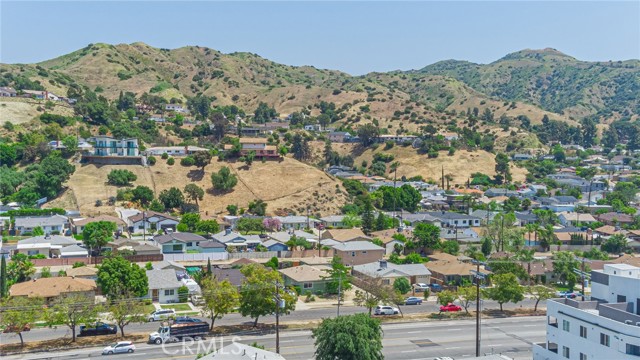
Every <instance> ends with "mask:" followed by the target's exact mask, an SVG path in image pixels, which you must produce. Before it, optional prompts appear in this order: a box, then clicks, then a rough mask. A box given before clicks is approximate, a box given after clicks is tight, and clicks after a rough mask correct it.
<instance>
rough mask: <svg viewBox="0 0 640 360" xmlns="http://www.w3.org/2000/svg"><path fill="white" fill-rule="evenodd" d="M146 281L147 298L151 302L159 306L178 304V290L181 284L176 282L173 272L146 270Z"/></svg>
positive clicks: (170, 270) (167, 270) (174, 272)
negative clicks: (147, 281)
mask: <svg viewBox="0 0 640 360" xmlns="http://www.w3.org/2000/svg"><path fill="white" fill-rule="evenodd" d="M147 279H149V294H147V297H148V298H150V299H151V300H152V301H154V302H159V303H161V304H166V303H176V302H178V289H179V288H180V287H181V286H182V283H181V282H180V281H178V278H177V277H176V271H175V270H172V269H165V270H155V269H154V270H147Z"/></svg>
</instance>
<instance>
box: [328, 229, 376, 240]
mask: <svg viewBox="0 0 640 360" xmlns="http://www.w3.org/2000/svg"><path fill="white" fill-rule="evenodd" d="M320 239H322V240H324V239H332V240H335V241H338V242H347V241H371V238H370V237H368V236H367V235H365V233H364V232H362V230H360V229H329V230H325V231H324V232H323V233H322V235H321V236H320Z"/></svg>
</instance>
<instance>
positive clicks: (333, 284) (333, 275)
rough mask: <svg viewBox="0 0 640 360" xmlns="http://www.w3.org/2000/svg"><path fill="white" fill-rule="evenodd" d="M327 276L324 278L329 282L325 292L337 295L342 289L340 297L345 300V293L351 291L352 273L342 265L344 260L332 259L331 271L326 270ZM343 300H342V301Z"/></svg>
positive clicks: (335, 257)
mask: <svg viewBox="0 0 640 360" xmlns="http://www.w3.org/2000/svg"><path fill="white" fill-rule="evenodd" d="M324 271H325V272H326V273H327V275H326V276H323V277H322V279H323V280H329V281H327V284H326V285H325V290H326V292H327V293H329V294H337V293H338V289H340V295H341V297H342V298H344V292H345V291H348V290H351V280H352V279H351V271H350V269H349V268H348V267H346V266H345V265H344V264H343V263H342V259H341V258H339V257H337V256H334V257H333V258H332V259H331V269H328V270H324ZM341 300H342V299H341Z"/></svg>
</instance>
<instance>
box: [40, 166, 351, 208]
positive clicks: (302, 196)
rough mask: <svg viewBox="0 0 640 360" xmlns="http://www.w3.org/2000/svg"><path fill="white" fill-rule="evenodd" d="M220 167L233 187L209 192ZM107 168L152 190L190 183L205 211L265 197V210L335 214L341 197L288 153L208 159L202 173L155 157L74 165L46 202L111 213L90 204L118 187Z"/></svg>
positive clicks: (336, 184)
mask: <svg viewBox="0 0 640 360" xmlns="http://www.w3.org/2000/svg"><path fill="white" fill-rule="evenodd" d="M222 166H230V167H231V168H232V170H233V172H234V173H235V174H236V175H237V176H238V179H239V181H238V184H237V185H236V187H235V188H234V190H233V191H232V192H230V193H226V194H218V193H214V192H212V189H211V180H210V179H211V173H212V172H217V171H218V170H220V168H221V167H222ZM112 169H127V170H130V171H132V172H134V173H135V174H136V175H137V177H138V179H137V180H136V181H135V182H134V185H144V186H148V187H150V188H151V189H153V190H154V191H155V193H156V195H157V194H159V193H160V191H162V190H164V189H168V188H170V187H172V186H176V187H178V188H180V189H183V188H184V186H185V185H186V184H188V183H190V182H194V183H196V184H198V185H199V186H201V187H202V188H204V189H207V192H206V194H205V197H204V200H202V201H200V209H201V211H202V212H203V213H205V212H207V213H208V214H209V215H213V214H220V213H226V207H227V205H229V204H236V205H238V206H239V207H244V208H246V207H247V205H248V204H249V202H250V201H252V200H255V199H262V200H264V201H266V202H267V204H268V207H267V212H268V213H270V214H276V213H277V214H280V213H292V212H293V213H297V214H306V211H307V210H306V208H307V206H309V207H310V212H311V213H312V214H320V215H327V214H335V213H339V212H340V210H339V209H340V207H341V206H342V205H344V204H345V202H346V200H347V198H346V196H345V194H344V189H343V188H342V187H341V183H340V181H339V180H336V179H334V178H332V177H330V176H328V175H326V174H325V173H324V172H322V171H320V170H318V169H316V168H314V167H312V166H309V165H306V164H303V163H300V162H298V161H296V160H293V159H290V158H286V159H284V160H283V161H281V162H277V161H268V162H266V163H261V162H260V161H256V162H254V163H253V164H252V165H251V167H249V168H248V169H247V168H246V166H245V165H244V163H233V164H228V163H226V162H217V161H214V162H212V163H211V164H210V165H209V166H207V167H206V168H205V172H204V174H202V173H201V171H200V170H199V169H196V168H194V167H189V168H186V167H183V166H180V165H177V164H176V165H173V166H168V165H167V164H166V162H165V161H164V160H160V159H159V161H158V163H157V164H156V165H154V166H152V167H148V168H144V167H142V166H124V165H109V166H107V165H105V166H96V165H82V166H81V165H77V167H76V172H75V173H74V174H73V175H72V176H71V179H70V180H69V182H68V187H69V190H68V191H67V192H66V193H65V194H64V195H63V196H61V197H60V198H59V199H56V200H55V201H53V202H51V203H49V206H60V205H66V207H71V208H78V209H79V210H80V211H81V212H82V214H83V215H84V214H87V215H92V214H97V213H111V212H113V208H111V207H108V206H107V205H104V206H101V207H95V202H96V200H98V199H99V200H102V201H103V203H104V204H106V202H107V199H108V198H109V197H110V196H115V195H116V192H117V189H118V188H117V187H114V186H110V185H107V184H106V179H107V174H108V173H109V172H110V171H111V170H112Z"/></svg>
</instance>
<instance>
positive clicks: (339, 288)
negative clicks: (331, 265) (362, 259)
mask: <svg viewBox="0 0 640 360" xmlns="http://www.w3.org/2000/svg"><path fill="white" fill-rule="evenodd" d="M341 302H342V273H341V274H340V275H339V276H338V315H337V316H338V317H340V303H341Z"/></svg>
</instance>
